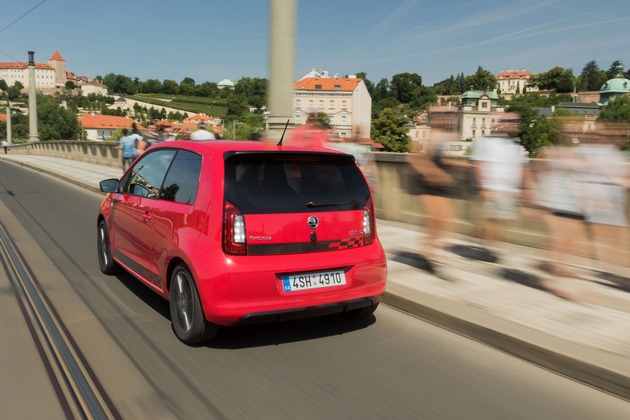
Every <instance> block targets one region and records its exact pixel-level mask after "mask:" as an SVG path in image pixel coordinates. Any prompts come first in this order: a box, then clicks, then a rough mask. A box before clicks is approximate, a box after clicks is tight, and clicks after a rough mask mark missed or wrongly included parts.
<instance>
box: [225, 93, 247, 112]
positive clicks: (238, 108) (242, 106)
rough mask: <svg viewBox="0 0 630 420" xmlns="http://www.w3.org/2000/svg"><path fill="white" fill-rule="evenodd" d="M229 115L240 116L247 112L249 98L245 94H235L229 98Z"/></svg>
mask: <svg viewBox="0 0 630 420" xmlns="http://www.w3.org/2000/svg"><path fill="white" fill-rule="evenodd" d="M227 106H228V109H227V115H228V117H238V116H241V115H243V114H245V113H246V112H247V111H248V110H247V100H246V98H245V96H244V95H238V94H233V95H230V97H229V98H228V103H227Z"/></svg>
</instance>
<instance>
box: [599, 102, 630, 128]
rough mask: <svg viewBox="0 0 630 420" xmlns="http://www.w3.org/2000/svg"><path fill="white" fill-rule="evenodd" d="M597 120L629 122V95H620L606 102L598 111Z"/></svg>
mask: <svg viewBox="0 0 630 420" xmlns="http://www.w3.org/2000/svg"><path fill="white" fill-rule="evenodd" d="M598 119H599V121H609V122H627V123H630V96H620V97H617V98H615V99H614V100H612V101H609V102H608V105H607V106H605V107H603V108H602V109H601V111H600V112H599V118H598Z"/></svg>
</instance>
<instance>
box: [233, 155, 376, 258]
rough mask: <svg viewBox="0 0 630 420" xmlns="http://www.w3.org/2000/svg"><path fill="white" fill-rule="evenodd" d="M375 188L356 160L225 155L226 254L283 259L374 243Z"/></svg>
mask: <svg viewBox="0 0 630 420" xmlns="http://www.w3.org/2000/svg"><path fill="white" fill-rule="evenodd" d="M373 213H374V211H373V205H372V200H371V195H370V190H369V187H368V185H367V183H366V181H365V178H364V177H363V174H362V173H361V171H360V170H359V168H358V167H357V165H356V164H355V162H354V158H353V157H352V155H345V154H337V153H326V152H309V153H303V152H287V151H269V152H237V153H228V154H226V156H225V211H224V232H223V235H224V238H223V245H224V250H225V251H226V253H228V254H239V255H277V254H296V253H308V252H326V251H332V250H339V249H349V248H357V247H361V246H365V245H368V244H369V243H371V242H372V241H373V240H374V214H373Z"/></svg>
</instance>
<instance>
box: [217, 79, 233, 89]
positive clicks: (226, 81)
mask: <svg viewBox="0 0 630 420" xmlns="http://www.w3.org/2000/svg"><path fill="white" fill-rule="evenodd" d="M217 86H219V87H229V88H233V87H234V82H232V81H231V80H230V79H223V80H221V81H220V82H219V83H217Z"/></svg>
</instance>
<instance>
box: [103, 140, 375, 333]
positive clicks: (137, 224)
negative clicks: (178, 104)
mask: <svg viewBox="0 0 630 420" xmlns="http://www.w3.org/2000/svg"><path fill="white" fill-rule="evenodd" d="M100 188H101V190H102V191H104V192H107V193H108V194H107V196H106V198H105V200H104V201H103V203H102V205H101V207H100V209H99V214H98V220H97V225H98V260H99V264H100V268H101V271H102V272H103V273H105V274H114V273H116V272H117V270H119V269H120V268H121V267H122V268H123V269H125V270H126V271H128V272H129V273H131V274H132V275H133V276H135V277H137V278H138V279H139V280H140V281H142V282H143V283H145V284H146V285H147V286H148V287H150V288H151V289H152V290H154V291H155V292H157V293H158V294H160V295H161V296H163V297H164V298H166V299H168V300H169V301H170V310H171V319H172V324H173V330H174V332H175V334H176V335H177V337H178V338H179V339H180V340H181V341H183V342H185V343H188V344H195V343H201V342H205V341H209V340H210V339H212V338H213V337H214V336H215V334H216V332H217V328H218V326H221V325H223V326H231V325H241V324H247V323H255V322H275V321H282V320H287V319H296V318H301V317H310V316H317V315H324V314H331V313H344V314H346V315H347V316H350V317H353V318H356V317H367V316H369V315H371V314H372V313H373V312H374V310H375V309H376V308H377V306H378V303H379V301H380V298H381V295H382V294H383V293H384V291H385V283H386V277H387V263H386V257H385V253H384V251H383V247H382V246H381V244H380V242H379V240H378V237H377V234H376V224H375V216H374V206H373V202H372V195H371V193H370V189H369V187H368V184H367V182H366V180H365V178H364V176H363V174H362V173H361V171H360V170H359V168H358V167H357V165H356V164H355V161H354V158H353V156H352V155H348V154H344V153H340V152H336V151H333V150H329V149H323V148H321V149H312V148H302V147H295V146H278V145H275V144H272V143H266V142H253V141H236V142H234V141H223V140H220V141H216V140H215V141H201V142H191V141H173V142H165V143H161V144H159V145H156V146H153V147H151V148H150V149H149V150H148V151H147V152H145V153H144V154H143V155H142V156H140V157H139V158H138V159H137V160H136V161H135V162H134V164H133V165H132V166H131V167H130V168H129V169H128V170H127V171H126V172H125V173H124V174H123V176H122V178H121V179H120V180H118V179H108V180H104V181H102V182H101V183H100Z"/></svg>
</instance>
